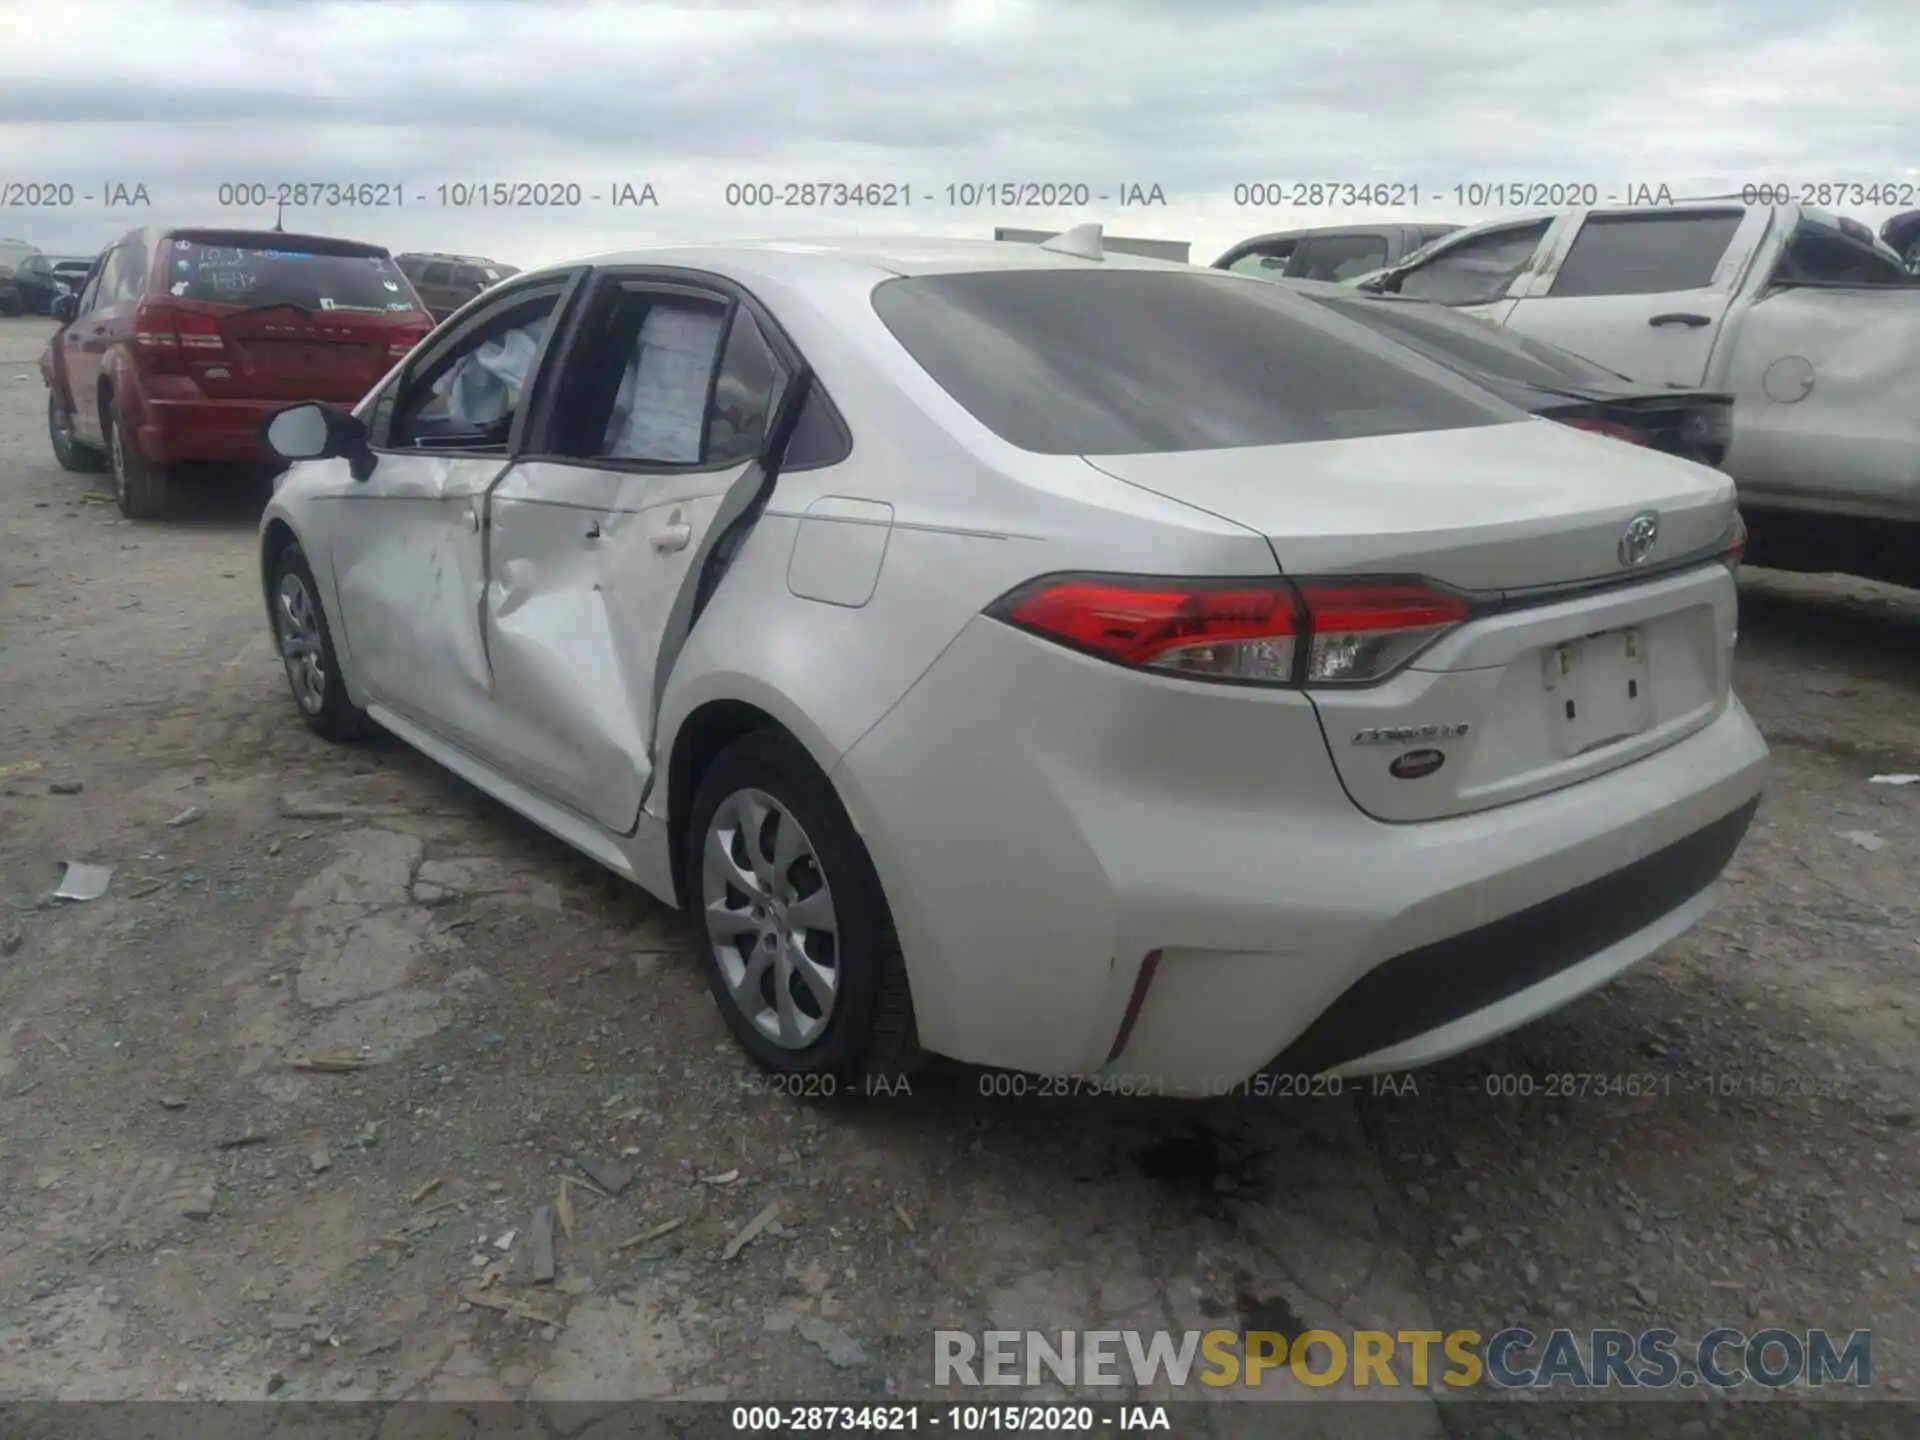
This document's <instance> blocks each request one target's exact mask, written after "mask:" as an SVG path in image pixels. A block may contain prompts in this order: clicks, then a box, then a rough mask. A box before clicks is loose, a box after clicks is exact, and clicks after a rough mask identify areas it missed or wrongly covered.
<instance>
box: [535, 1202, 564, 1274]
mask: <svg viewBox="0 0 1920 1440" xmlns="http://www.w3.org/2000/svg"><path fill="white" fill-rule="evenodd" d="M531 1228H532V1234H533V1283H534V1284H536V1285H550V1284H552V1283H553V1277H554V1275H555V1274H556V1273H558V1268H559V1267H558V1266H557V1265H555V1263H554V1258H553V1207H552V1206H550V1205H542V1206H541V1207H540V1208H539V1209H537V1210H535V1211H534V1212H533V1225H532V1227H531Z"/></svg>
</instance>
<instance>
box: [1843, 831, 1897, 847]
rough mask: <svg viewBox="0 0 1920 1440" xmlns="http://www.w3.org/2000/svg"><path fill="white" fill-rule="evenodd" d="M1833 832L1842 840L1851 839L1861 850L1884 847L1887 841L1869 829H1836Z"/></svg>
mask: <svg viewBox="0 0 1920 1440" xmlns="http://www.w3.org/2000/svg"><path fill="white" fill-rule="evenodd" d="M1833 833H1834V834H1836V835H1838V836H1839V837H1840V838H1841V839H1842V840H1851V841H1852V842H1853V843H1854V844H1855V845H1858V846H1859V847H1860V848H1861V849H1862V850H1880V849H1884V848H1885V846H1886V843H1887V842H1886V841H1885V840H1883V839H1881V838H1880V837H1879V836H1878V835H1876V834H1874V833H1873V831H1871V830H1836V831H1834V832H1833Z"/></svg>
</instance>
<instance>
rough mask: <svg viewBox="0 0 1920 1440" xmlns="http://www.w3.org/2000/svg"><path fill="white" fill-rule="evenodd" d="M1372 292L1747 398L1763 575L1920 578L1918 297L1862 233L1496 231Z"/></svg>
mask: <svg viewBox="0 0 1920 1440" xmlns="http://www.w3.org/2000/svg"><path fill="white" fill-rule="evenodd" d="M1353 283H1356V284H1358V285H1360V286H1362V287H1363V288H1367V289H1372V290H1385V291H1390V292H1393V293H1396V294H1401V295H1407V296H1412V297H1418V298H1422V299H1428V300H1437V301H1440V302H1442V303H1444V304H1447V305H1451V306H1454V307H1456V308H1458V309H1460V310H1463V311H1465V312H1467V313H1469V314H1474V315H1479V316H1481V317H1483V318H1485V319H1487V320H1490V321H1493V322H1494V323H1496V324H1499V325H1505V326H1508V327H1510V328H1512V329H1514V330H1517V331H1520V332H1522V333H1524V334H1527V335H1532V336H1537V337H1538V338H1540V339H1542V340H1546V341H1549V342H1551V343H1552V344H1555V345H1558V346H1560V347H1561V348H1563V349H1566V350H1571V351H1573V352H1574V353H1575V354H1578V355H1582V356H1584V357H1586V358H1587V359H1588V360H1591V361H1594V362H1595V363H1597V364H1600V365H1604V366H1606V367H1607V368H1609V369H1612V370H1617V371H1619V372H1620V373H1621V374H1624V375H1629V376H1632V377H1633V378H1634V379H1636V380H1641V381H1651V382H1656V383H1664V384H1668V385H1676V386H1684V387H1686V388H1688V389H1692V390H1699V389H1707V390H1716V391H1722V392H1725V393H1727V394H1730V395H1732V396H1733V397H1734V409H1733V440H1732V443H1731V445H1730V446H1729V447H1728V449H1727V452H1726V458H1725V460H1724V462H1723V466H1722V468H1724V469H1725V470H1726V472H1727V473H1728V474H1729V475H1731V476H1732V477H1733V479H1734V482H1735V484H1736V485H1738V487H1739V490H1740V501H1741V509H1742V510H1743V511H1744V512H1746V514H1747V517H1748V524H1749V526H1750V527H1751V528H1752V531H1753V537H1752V544H1751V548H1750V550H1749V555H1750V557H1751V558H1752V559H1754V560H1755V561H1757V562H1759V563H1762V564H1767V563H1772V564H1781V565H1787V566H1790V567H1794V568H1814V569H1837V570H1846V571H1850V572H1852V573H1855V574H1863V575H1871V576H1876V577H1878V578H1882V579H1889V580H1896V581H1900V582H1902V583H1909V584H1911V583H1915V582H1916V580H1917V579H1920V543H1916V540H1915V538H1914V537H1915V535H1916V534H1920V531H1913V530H1909V529H1907V528H1906V524H1889V523H1888V522H1911V523H1920V283H1916V280H1915V278H1914V277H1913V276H1910V275H1909V274H1907V272H1906V269H1905V267H1904V265H1903V264H1902V262H1901V258H1900V256H1899V255H1898V254H1897V253H1896V252H1895V251H1894V250H1893V249H1891V248H1890V247H1889V246H1888V245H1886V244H1884V243H1883V242H1881V241H1880V240H1878V239H1876V238H1875V236H1874V234H1873V232H1872V231H1871V230H1869V229H1868V228H1867V227H1866V226H1864V225H1861V224H1859V223H1858V222H1856V221H1853V220H1843V219H1840V218H1837V217H1835V216H1833V215H1831V214H1828V213H1826V212H1824V211H1820V210H1813V209H1809V208H1806V207H1803V206H1799V205H1746V204H1742V203H1741V202H1740V201H1739V200H1737V199H1726V200H1701V201H1690V202H1686V203H1684V204H1678V205H1667V206H1659V207H1651V206H1649V207H1636V208H1613V209H1586V210H1571V211H1560V212H1555V213H1552V214H1534V215H1527V216H1517V217H1511V218H1503V219H1499V220H1494V221H1489V222H1487V223H1485V224H1481V225H1475V226H1471V227H1469V228H1467V229H1464V230H1458V231H1455V232H1454V233H1453V234H1451V235H1448V236H1446V237H1444V238H1443V239H1440V240H1438V241H1436V242H1435V243H1433V244H1431V245H1429V246H1427V247H1425V248H1424V249H1422V250H1420V251H1418V252H1416V253H1415V254H1413V255H1410V256H1408V257H1407V258H1406V259H1405V260H1403V261H1401V262H1400V263H1399V264H1397V265H1394V266H1392V267H1390V268H1389V269H1386V270H1382V271H1377V272H1375V273H1374V274H1372V275H1369V276H1364V277H1360V278H1358V279H1357V280H1356V281H1354V282H1353Z"/></svg>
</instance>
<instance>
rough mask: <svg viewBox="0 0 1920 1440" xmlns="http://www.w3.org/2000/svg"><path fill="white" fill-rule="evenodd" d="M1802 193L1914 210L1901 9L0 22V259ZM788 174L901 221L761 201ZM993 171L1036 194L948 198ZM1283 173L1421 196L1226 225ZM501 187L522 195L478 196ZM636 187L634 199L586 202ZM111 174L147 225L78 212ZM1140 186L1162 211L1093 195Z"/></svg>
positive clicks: (254, 15) (981, 11) (911, 7)
mask: <svg viewBox="0 0 1920 1440" xmlns="http://www.w3.org/2000/svg"><path fill="white" fill-rule="evenodd" d="M1831 181H1859V182H1865V183H1877V184H1879V185H1882V186H1890V187H1905V188H1906V190H1907V191H1909V192H1917V191H1920V25H1917V24H1915V23H1914V21H1913V16H1912V14H1911V7H1910V5H1907V4H1898V3H1892V0H1888V3H1855V4H1849V3H1845V0H1839V3H1834V0H1828V3H1824V4H1807V3H1794V4H1787V3H1784V0H1738V3H1721V4H1707V3H1692V0H1689V3H1687V4H1684V5H1683V4H1680V3H1677V0H1624V3H1612V0H1591V3H1585V4H1566V5H1545V4H1522V3H1512V0H1377V3H1375V0H1344V3H1319V0H1304V3H1280V0H1274V3H1257V0H873V3H834V0H816V3H809V4H788V3H779V0H758V3H755V0H707V3H700V4H695V3H686V4H680V5H654V4H642V3H624V4H605V3H584V4H567V3H558V0H537V3H520V0H452V3H441V0H433V3H405V0H400V3H396V0H387V3H378V4H364V3H351V4H334V3H326V0H252V3H220V0H186V3H181V0H66V3H62V4H60V5H58V6H55V5H52V4H51V0H0V204H3V205H5V206H7V208H4V209H0V236H6V237H15V238H20V239H25V240H28V241H30V242H31V243H33V244H36V245H38V246H39V247H40V248H42V249H43V250H46V251H48V252H49V253H65V252H90V251H92V250H95V249H97V248H99V247H101V246H102V245H104V244H105V243H106V242H108V241H109V240H111V239H112V238H114V237H115V236H116V235H118V234H119V233H121V232H122V231H123V230H125V229H127V228H130V227H131V226H132V225H134V224H139V223H232V224H262V225H271V224H272V223H273V216H274V211H273V207H272V205H271V204H268V205H265V206H261V205H259V204H256V203H249V202H251V201H255V200H257V199H259V198H260V197H262V196H263V195H267V194H270V193H272V192H274V191H276V190H277V189H278V187H280V186H282V185H286V186H298V185H302V184H304V185H307V186H309V187H310V198H317V199H320V200H322V201H324V200H325V199H326V198H328V197H327V187H332V189H333V191H334V195H333V198H334V199H336V200H337V199H340V198H342V197H341V195H340V193H339V192H340V190H341V188H342V187H349V186H355V187H364V188H362V189H361V190H360V191H359V195H360V196H361V197H365V198H368V199H374V200H384V201H385V202H386V203H385V204H384V205H375V206H371V207H369V206H354V207H347V206H345V205H334V206H332V207H331V208H328V207H326V206H325V205H324V204H323V205H322V206H320V207H314V206H311V205H310V206H309V208H307V209H304V210H298V209H289V210H288V212H287V215H286V224H287V228H288V229H294V228H296V227H298V228H302V229H306V230H310V231H319V232H322V233H332V234H342V235H353V236H356V237H360V238H365V239H370V240H376V241H379V242H381V243H384V244H386V245H388V246H390V247H391V248H392V249H394V250H395V251H399V250H402V249H431V250H450V251H458V252H465V253H472V254H484V255H489V256H493V257H495V258H498V259H503V260H508V261H512V262H514V263H518V264H521V265H527V264H533V263H538V262H541V261H545V260H550V259H558V258H561V257H564V256H567V255H569V254H579V253H585V252H592V251H598V250H606V249H612V248H618V247H621V246H624V245H629V244H652V243H661V242H671V241H677V240H685V239H694V238H703V237H716V238H717V237H736V236H774V235H784V236H806V235H816V234H821V233H826V232H844V231H850V230H855V229H865V228H872V229H883V228H907V229H916V230H922V231H938V232H945V233H958V234H979V235H990V234H991V233H992V227H993V226H994V225H996V224H1007V225H1024V226H1031V227H1035V228H1039V227H1048V228H1060V227H1063V226H1065V225H1069V224H1074V223H1078V222H1080V221H1082V220H1088V219H1097V220H1100V221H1102V222H1104V223H1105V225H1106V227H1107V229H1108V231H1109V233H1112V234H1129V235H1143V236H1157V237H1163V238H1168V239H1177V240H1187V241H1191V242H1193V245H1194V258H1195V259H1197V260H1201V261H1203V262H1204V261H1206V260H1210V259H1212V258H1213V257H1214V255H1216V254H1217V253H1218V252H1219V251H1221V250H1222V249H1224V248H1226V246H1227V245H1228V244H1230V243H1231V242H1233V241H1234V240H1237V239H1240V238H1242V237H1244V236H1247V235H1250V234H1254V233H1258V232H1260V231H1265V230H1276V229H1283V228H1289V227H1292V226H1296V225H1310V224H1324V223H1328V222H1330V221H1335V220H1342V219H1347V218H1351V217H1353V216H1356V215H1358V214H1369V215H1378V216H1382V217H1386V216H1391V215H1400V216H1405V217H1407V218H1435V219H1469V220H1470V219H1476V218H1484V217H1485V216H1487V215H1490V214H1493V213H1497V211H1498V209H1502V208H1508V207H1505V206H1502V205H1500V203H1499V202H1500V200H1501V199H1502V198H1503V197H1502V196H1501V195H1500V194H1499V193H1498V192H1497V191H1495V192H1493V193H1487V192H1486V191H1485V190H1484V189H1482V191H1481V192H1480V193H1479V194H1477V195H1476V194H1475V193H1473V192H1470V191H1456V189H1455V187H1456V186H1477V187H1486V186H1490V185H1491V186H1502V185H1512V184H1553V183H1562V184H1566V183H1571V184H1576V185H1578V184H1589V183H1590V184H1593V185H1595V186H1596V187H1598V192H1599V193H1600V194H1601V195H1602V196H1603V197H1604V196H1611V195H1617V194H1621V193H1623V192H1624V190H1625V188H1626V187H1627V186H1630V185H1637V184H1646V185H1657V184H1660V183H1665V184H1667V185H1669V186H1671V187H1672V188H1673V190H1674V192H1675V193H1676V194H1679V193H1695V194H1698V193H1716V192H1725V191H1728V190H1734V189H1738V188H1739V187H1740V186H1742V185H1743V184H1749V183H1759V182H1766V183H1776V182H1779V183H1786V184H1793V185H1799V184H1812V183H1822V182H1831ZM809 182H812V183H814V184H816V185H818V184H821V183H822V182H825V183H826V184H828V185H834V184H839V185H844V184H848V183H855V182H857V183H863V184H876V185H879V186H891V187H893V193H894V197H895V198H896V199H897V198H898V196H899V195H900V194H901V193H903V192H904V193H906V194H909V195H910V196H911V201H910V204H908V205H906V206H904V207H903V206H900V205H898V204H896V205H895V206H893V207H892V208H886V207H872V206H869V207H860V206H853V205H843V206H837V207H836V206H834V205H832V204H821V203H818V202H819V200H820V199H822V198H826V199H828V200H831V199H832V198H833V192H832V191H831V190H827V191H825V192H820V191H816V194H815V197H814V199H815V202H816V203H814V204H811V205H809V204H807V203H805V201H806V196H805V192H804V191H796V192H795V193H792V194H789V192H788V187H789V186H795V187H798V186H804V185H806V184H807V183H809ZM1001 182H1015V183H1026V184H1031V185H1033V186H1036V187H1038V186H1043V185H1045V186H1051V187H1053V193H1052V196H1051V198H1053V199H1055V200H1056V201H1059V200H1062V199H1064V200H1065V202H1066V203H1065V205H1064V206H1058V205H1057V206H1056V207H1055V208H1038V207H1035V208H1028V207H1025V206H1018V205H1015V206H1009V205H1005V204H1001V203H997V202H998V201H1000V200H1001V199H1003V198H1004V197H1003V196H1000V195H996V194H993V193H991V192H990V191H989V193H986V194H984V195H983V194H980V193H977V192H978V191H979V190H980V189H981V188H982V187H990V186H993V185H997V184H999V183H1001ZM1313 182H1331V184H1332V185H1333V186H1335V187H1365V186H1373V185H1385V186H1388V187H1406V188H1410V189H1411V190H1412V192H1413V194H1414V197H1415V200H1416V203H1415V204H1413V205H1411V206H1406V207H1403V208H1400V209H1397V210H1396V209H1392V208H1382V206H1381V205H1380V204H1379V203H1371V204H1369V203H1361V204H1359V205H1357V206H1355V205H1345V204H1341V203H1340V201H1341V199H1342V198H1343V197H1352V198H1357V199H1359V200H1360V201H1362V202H1365V201H1368V200H1372V201H1375V202H1378V201H1379V200H1380V199H1381V198H1382V194H1381V193H1374V194H1368V193H1366V192H1364V191H1360V190H1344V189H1343V188H1336V189H1335V190H1333V191H1332V192H1330V193H1323V194H1322V195H1321V197H1319V198H1321V199H1322V201H1326V200H1328V199H1331V200H1332V201H1333V202H1334V203H1332V204H1324V203H1323V204H1322V205H1320V206H1318V207H1316V206H1313V205H1311V204H1293V203H1284V204H1277V205H1276V204H1265V205H1262V204H1258V203H1252V204H1240V203H1236V198H1239V199H1242V200H1247V199H1252V200H1259V199H1261V198H1266V199H1273V198H1276V196H1277V198H1278V199H1280V200H1283V201H1287V202H1292V201H1293V200H1295V199H1304V200H1311V199H1313V198H1314V197H1313V195H1312V194H1311V192H1306V193H1304V194H1298V195H1297V194H1296V193H1295V188H1294V187H1295V186H1297V185H1301V184H1310V183H1313ZM496 184H497V185H500V186H503V187H512V189H511V190H509V191H508V192H507V193H506V196H505V198H508V199H510V200H515V201H539V200H542V199H544V200H545V201H546V202H547V203H545V204H520V205H512V206H508V207H505V208H502V207H499V206H496V205H493V204H482V203H479V202H481V201H482V200H493V199H496V198H499V197H500V193H501V192H499V191H492V192H489V191H488V190H487V188H486V187H488V186H492V185H496ZM648 185H651V187H652V190H653V198H654V199H655V200H656V201H657V203H656V204H652V205H642V206H638V207H635V206H622V205H615V204H613V203H612V201H613V200H614V199H615V198H616V197H619V196H623V195H627V194H631V195H632V196H634V197H636V198H644V196H645V189H644V187H645V186H648ZM114 186H121V187H125V188H124V190H122V191H116V190H113V189H111V188H110V187H114ZM135 186H144V187H145V191H146V197H147V199H148V200H149V201H150V204H149V205H147V206H145V207H136V208H131V209H129V208H126V207H124V206H115V207H112V208H107V207H106V206H105V205H104V203H103V202H104V200H105V198H106V197H108V196H109V195H114V196H123V195H124V196H131V197H134V198H137V192H136V191H135V190H134V188H133V187H135ZM730 186H731V187H734V188H733V190H731V191H729V187H730ZM1156 186H1157V187H1158V188H1159V191H1160V193H1161V195H1163V196H1164V198H1165V203H1164V204H1152V203H1150V204H1147V205H1144V206H1141V205H1123V204H1122V199H1123V197H1125V196H1128V195H1131V194H1138V195H1144V196H1146V197H1147V198H1148V199H1149V200H1151V199H1152V192H1153V188H1154V187H1156ZM1246 186H1265V187H1267V188H1266V191H1265V194H1264V195H1263V194H1262V192H1261V191H1259V190H1253V191H1247V190H1244V189H1243V190H1241V191H1240V192H1239V193H1238V197H1237V196H1236V187H1246ZM442 187H445V188H444V189H443V188H442ZM621 187H631V190H630V191H629V190H624V189H622V188H621ZM741 187H748V188H746V189H744V190H743V189H742V188H741ZM755 187H757V188H755ZM949 187H954V188H953V189H951V190H950V189H949ZM1080 187H1085V188H1084V190H1082V189H1081V188H1080ZM1130 187H1138V190H1137V191H1134V190H1132V189H1131V188H1130ZM873 193H874V194H875V195H876V197H878V196H882V195H884V194H885V192H884V191H875V192H873ZM89 196H90V197H92V198H91V199H89V198H88V197H89ZM769 197H770V198H773V199H774V200H776V201H777V202H779V203H776V204H774V205H772V206H768V205H764V204H761V205H749V204H742V203H733V204H730V203H729V199H730V198H731V199H732V200H734V201H736V202H738V201H742V200H749V199H755V198H761V199H764V198H769ZM1101 197H1105V198H1104V199H1102V198H1101ZM1384 197H1385V198H1386V199H1387V200H1388V201H1392V200H1395V199H1401V200H1404V199H1405V198H1406V194H1405V193H1404V190H1403V189H1396V190H1388V191H1386V192H1384ZM1032 198H1036V199H1046V198H1049V197H1048V195H1047V193H1046V192H1045V191H1038V192H1037V193H1036V194H1035V195H1034V196H1033V197H1032ZM1887 198H1888V199H1890V200H1893V201H1895V202H1896V203H1893V204H1891V205H1889V204H1886V203H1882V204H1879V205H1874V204H1871V203H1856V204H1848V205H1845V206H1843V207H1840V208H1843V209H1844V210H1845V211H1846V212H1848V213H1853V214H1856V215H1858V216H1859V217H1860V218H1861V219H1864V220H1870V221H1872V222H1874V223H1875V224H1876V226H1877V224H1878V222H1879V221H1880V220H1881V219H1882V218H1884V217H1885V216H1886V215H1887V214H1890V213H1892V211H1893V210H1895V209H1900V208H1908V207H1910V206H1920V193H1916V194H1915V196H1914V198H1913V199H1911V200H1909V201H1907V202H1906V204H1905V205H1901V204H1899V203H1897V202H1898V199H1899V196H1898V194H1897V192H1895V193H1891V194H1889V196H1888V197H1887ZM1476 199H1477V200H1479V201H1480V202H1481V203H1480V205H1478V206H1476V205H1475V203H1473V202H1474V201H1475V200H1476ZM789 200H793V201H796V202H799V203H794V204H788V203H786V202H787V201H789ZM36 201H37V202H38V203H34V202H36ZM462 202H464V203H462ZM556 202H557V203H556ZM576 202H577V203H576ZM1489 202H1491V204H1492V206H1493V207H1494V208H1491V209H1490V208H1486V206H1487V204H1488V203H1489Z"/></svg>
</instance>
